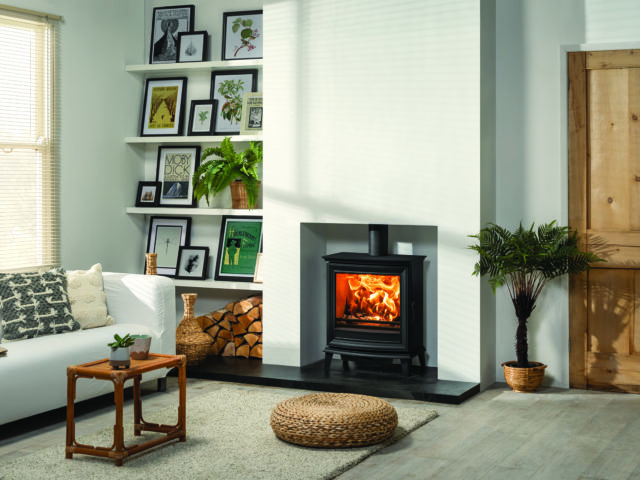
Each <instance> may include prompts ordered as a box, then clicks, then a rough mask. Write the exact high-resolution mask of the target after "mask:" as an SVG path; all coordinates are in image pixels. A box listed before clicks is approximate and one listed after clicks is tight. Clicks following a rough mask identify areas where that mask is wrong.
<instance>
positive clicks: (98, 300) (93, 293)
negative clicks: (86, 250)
mask: <svg viewBox="0 0 640 480" xmlns="http://www.w3.org/2000/svg"><path fill="white" fill-rule="evenodd" d="M67 293H68V295H69V302H70V303H71V314H72V315H73V317H74V318H75V319H76V321H77V322H78V323H80V325H81V326H82V328H83V329H85V328H95V327H103V326H105V325H112V324H113V323H114V319H113V318H112V317H111V316H110V315H109V314H108V313H107V298H106V296H105V294H104V284H103V280H102V265H101V264H99V263H96V264H95V265H94V266H93V267H91V268H90V269H89V270H68V271H67Z"/></svg>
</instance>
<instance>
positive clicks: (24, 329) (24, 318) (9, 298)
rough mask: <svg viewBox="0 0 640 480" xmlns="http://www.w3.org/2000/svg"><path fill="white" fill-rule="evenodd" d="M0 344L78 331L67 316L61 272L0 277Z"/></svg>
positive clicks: (73, 321)
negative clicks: (1, 342)
mask: <svg viewBox="0 0 640 480" xmlns="http://www.w3.org/2000/svg"><path fill="white" fill-rule="evenodd" d="M0 309H1V310H2V327H3V330H4V332H3V338H2V341H3V342H11V341H16V340H25V339H27V338H34V337H42V336H44V335H54V334H57V333H64V332H71V331H73V330H78V329H80V324H79V323H78V322H76V320H75V319H74V318H73V316H72V315H71V306H70V305H69V297H68V295H67V277H66V275H65V271H64V270H63V269H62V268H54V269H52V270H49V271H47V272H42V273H41V272H30V273H2V274H0Z"/></svg>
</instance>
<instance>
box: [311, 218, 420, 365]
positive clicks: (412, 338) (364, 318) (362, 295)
mask: <svg viewBox="0 0 640 480" xmlns="http://www.w3.org/2000/svg"><path fill="white" fill-rule="evenodd" d="M387 239H388V226H387V225H370V226H369V253H368V254H367V253H345V252H343V253H335V254H332V255H325V256H323V257H322V258H324V260H325V261H326V262H327V346H326V347H325V348H324V352H325V363H324V366H325V371H327V372H328V371H329V366H330V364H331V359H332V357H333V355H334V354H340V356H341V358H342V360H343V363H344V364H345V366H346V362H347V361H348V360H350V359H358V358H377V359H400V361H401V363H402V371H403V374H404V375H405V376H409V374H410V366H411V361H412V359H413V357H415V356H416V355H417V356H418V358H419V360H420V365H421V366H422V367H423V368H424V366H425V348H424V345H423V339H424V312H423V304H424V300H423V298H424V297H423V294H424V280H423V278H424V276H423V270H424V259H425V258H426V257H425V256H422V255H389V254H388V240H387Z"/></svg>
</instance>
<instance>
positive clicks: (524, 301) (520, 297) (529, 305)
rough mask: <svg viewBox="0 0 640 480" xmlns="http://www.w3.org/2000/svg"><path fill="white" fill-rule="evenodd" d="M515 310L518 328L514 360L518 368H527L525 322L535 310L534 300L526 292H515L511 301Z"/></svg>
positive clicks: (527, 347)
mask: <svg viewBox="0 0 640 480" xmlns="http://www.w3.org/2000/svg"><path fill="white" fill-rule="evenodd" d="M511 301H512V302H513V306H514V307H515V309H516V317H517V318H518V328H517V329H516V360H517V361H518V367H520V368H527V367H529V343H528V339H527V321H528V320H529V317H530V316H531V312H533V309H534V308H536V305H535V298H532V297H531V295H529V293H528V292H526V291H525V292H517V294H516V296H515V297H513V298H512V299H511Z"/></svg>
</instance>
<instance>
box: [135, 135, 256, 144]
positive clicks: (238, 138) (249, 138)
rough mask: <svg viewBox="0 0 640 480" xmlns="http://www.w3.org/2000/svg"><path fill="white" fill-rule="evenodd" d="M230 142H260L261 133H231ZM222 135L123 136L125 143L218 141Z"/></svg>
mask: <svg viewBox="0 0 640 480" xmlns="http://www.w3.org/2000/svg"><path fill="white" fill-rule="evenodd" d="M230 138H231V141H232V142H236V143H237V142H261V141H262V135H233V136H231V137H230ZM222 140H224V136H220V135H216V136H209V135H198V136H191V137H189V136H177V137H125V138H124V141H125V143H219V142H222Z"/></svg>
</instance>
